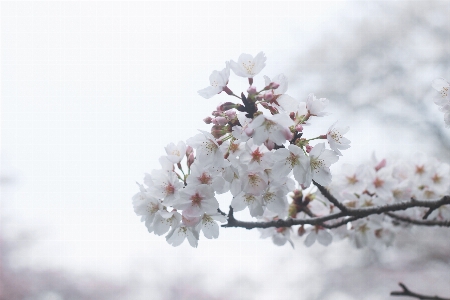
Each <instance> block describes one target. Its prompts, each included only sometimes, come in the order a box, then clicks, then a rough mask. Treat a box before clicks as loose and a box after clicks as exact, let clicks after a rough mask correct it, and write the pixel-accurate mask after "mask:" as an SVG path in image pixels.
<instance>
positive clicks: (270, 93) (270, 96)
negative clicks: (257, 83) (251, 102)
mask: <svg viewBox="0 0 450 300" xmlns="http://www.w3.org/2000/svg"><path fill="white" fill-rule="evenodd" d="M272 99H273V91H272V90H270V91H267V92H266V93H265V94H264V100H267V101H270V100H272Z"/></svg>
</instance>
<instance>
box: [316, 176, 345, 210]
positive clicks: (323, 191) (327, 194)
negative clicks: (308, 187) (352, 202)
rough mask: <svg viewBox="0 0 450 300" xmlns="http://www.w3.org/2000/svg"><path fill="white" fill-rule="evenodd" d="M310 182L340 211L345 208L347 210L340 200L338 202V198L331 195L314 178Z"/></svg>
mask: <svg viewBox="0 0 450 300" xmlns="http://www.w3.org/2000/svg"><path fill="white" fill-rule="evenodd" d="M312 182H313V183H314V185H315V186H317V188H318V189H319V191H320V192H321V193H322V195H324V197H325V198H327V199H328V201H330V202H331V203H333V204H334V206H336V207H337V208H339V209H340V210H341V211H342V212H347V210H348V209H347V207H346V206H345V205H344V204H342V203H341V202H339V200H338V199H336V198H335V197H334V196H333V195H331V194H330V192H329V191H328V190H327V189H326V188H325V187H323V186H322V185H320V184H318V183H317V182H315V181H314V180H313V181H312Z"/></svg>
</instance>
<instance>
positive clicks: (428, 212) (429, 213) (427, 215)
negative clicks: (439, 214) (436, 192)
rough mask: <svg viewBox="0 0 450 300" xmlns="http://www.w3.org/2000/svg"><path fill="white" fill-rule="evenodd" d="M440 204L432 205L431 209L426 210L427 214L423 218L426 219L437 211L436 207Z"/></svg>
mask: <svg viewBox="0 0 450 300" xmlns="http://www.w3.org/2000/svg"><path fill="white" fill-rule="evenodd" d="M439 207H440V206H439V205H436V206H434V207H430V209H429V210H428V211H427V212H426V214H425V215H424V216H423V219H424V220H426V219H427V218H428V217H429V216H430V215H431V213H432V212H433V211H435V210H436V209H438V208H439Z"/></svg>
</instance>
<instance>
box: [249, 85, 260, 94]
mask: <svg viewBox="0 0 450 300" xmlns="http://www.w3.org/2000/svg"><path fill="white" fill-rule="evenodd" d="M247 93H248V94H249V95H256V94H257V93H258V91H256V87H254V86H250V87H249V88H248V89H247Z"/></svg>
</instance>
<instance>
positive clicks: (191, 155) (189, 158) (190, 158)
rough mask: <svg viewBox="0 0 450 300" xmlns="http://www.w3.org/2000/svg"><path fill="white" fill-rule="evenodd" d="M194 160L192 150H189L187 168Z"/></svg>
mask: <svg viewBox="0 0 450 300" xmlns="http://www.w3.org/2000/svg"><path fill="white" fill-rule="evenodd" d="M194 160H195V157H194V152H191V154H189V157H188V159H187V165H188V168H190V167H191V165H192V164H193V163H194Z"/></svg>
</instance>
